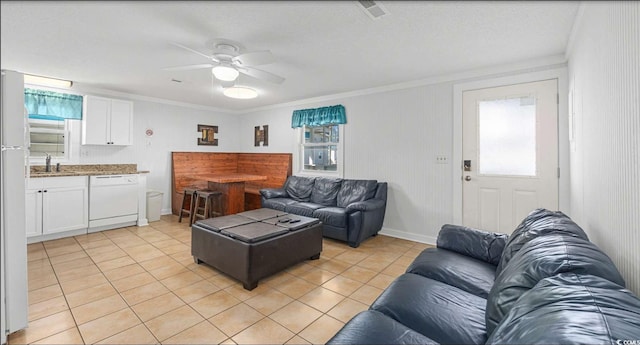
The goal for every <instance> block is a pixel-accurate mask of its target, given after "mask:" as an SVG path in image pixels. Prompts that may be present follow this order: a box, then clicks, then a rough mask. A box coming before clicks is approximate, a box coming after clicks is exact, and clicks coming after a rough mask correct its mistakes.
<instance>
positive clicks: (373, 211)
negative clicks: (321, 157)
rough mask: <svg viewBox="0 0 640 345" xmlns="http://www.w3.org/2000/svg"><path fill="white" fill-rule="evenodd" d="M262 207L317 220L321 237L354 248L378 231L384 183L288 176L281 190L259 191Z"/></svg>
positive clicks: (385, 184)
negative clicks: (321, 227)
mask: <svg viewBox="0 0 640 345" xmlns="http://www.w3.org/2000/svg"><path fill="white" fill-rule="evenodd" d="M260 195H261V200H262V207H266V208H272V209H275V210H279V211H284V212H288V213H293V214H297V215H300V216H306V217H313V218H318V219H320V221H321V222H322V224H323V229H322V234H323V236H325V237H329V238H333V239H336V240H340V241H345V242H347V243H348V244H349V246H351V247H354V248H356V247H358V246H360V243H362V241H364V240H366V239H367V238H369V237H371V236H375V235H377V234H378V232H379V231H380V229H382V222H383V221H384V214H385V212H386V209H387V183H386V182H378V181H377V180H353V179H340V178H324V177H306V176H289V177H288V178H287V181H285V184H284V186H283V187H282V188H265V189H261V190H260Z"/></svg>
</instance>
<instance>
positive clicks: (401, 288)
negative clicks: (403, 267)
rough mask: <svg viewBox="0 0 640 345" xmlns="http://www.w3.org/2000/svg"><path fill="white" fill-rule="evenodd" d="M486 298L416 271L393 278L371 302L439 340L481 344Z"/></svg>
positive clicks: (394, 317)
mask: <svg viewBox="0 0 640 345" xmlns="http://www.w3.org/2000/svg"><path fill="white" fill-rule="evenodd" d="M485 304H486V300H485V299H484V298H480V297H478V296H476V295H473V294H470V293H468V292H466V291H462V290H460V289H458V288H456V287H453V286H451V285H448V284H445V283H442V282H439V281H437V280H433V279H429V278H426V277H423V276H420V275H417V274H412V273H405V274H403V275H401V276H400V277H398V278H397V279H396V280H394V281H393V282H392V283H391V285H389V287H387V289H385V290H384V291H383V292H382V294H381V295H380V296H379V297H378V299H376V301H375V302H374V303H373V304H372V305H371V308H370V309H372V310H377V311H379V312H381V313H383V314H385V315H387V316H389V317H391V318H393V319H394V320H396V321H398V322H400V323H401V324H403V325H405V326H407V327H409V328H411V329H413V330H414V331H417V332H419V333H421V334H423V335H425V336H427V337H429V338H430V339H433V340H435V341H436V342H438V343H440V344H484V342H485V341H486V339H487V335H486V332H485V328H484V308H485Z"/></svg>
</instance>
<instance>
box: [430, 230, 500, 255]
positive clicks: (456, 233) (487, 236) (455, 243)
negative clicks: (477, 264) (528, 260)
mask: <svg viewBox="0 0 640 345" xmlns="http://www.w3.org/2000/svg"><path fill="white" fill-rule="evenodd" d="M508 238H509V236H507V234H500V233H495V232H488V231H484V230H480V229H474V228H469V227H466V226H459V225H451V224H445V225H443V226H442V228H440V232H439V233H438V239H437V245H438V248H444V249H449V250H453V251H454V252H458V253H460V254H464V255H467V256H470V257H472V258H476V259H478V260H482V261H484V262H488V263H490V264H492V265H497V264H498V263H499V262H500V257H501V256H502V251H503V250H504V246H505V244H506V242H507V239H508Z"/></svg>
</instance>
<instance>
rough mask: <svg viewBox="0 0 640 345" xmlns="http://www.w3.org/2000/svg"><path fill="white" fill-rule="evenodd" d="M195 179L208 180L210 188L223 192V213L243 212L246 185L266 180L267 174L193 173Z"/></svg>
mask: <svg viewBox="0 0 640 345" xmlns="http://www.w3.org/2000/svg"><path fill="white" fill-rule="evenodd" d="M190 177H191V178H193V179H194V180H201V181H207V183H208V186H209V189H212V190H217V191H221V192H222V214H223V215H229V214H235V213H240V212H243V211H244V210H245V209H244V185H245V182H250V181H264V180H266V179H267V176H263V175H251V174H243V173H228V174H201V175H200V174H199V175H191V176H190Z"/></svg>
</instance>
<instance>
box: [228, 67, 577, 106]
mask: <svg viewBox="0 0 640 345" xmlns="http://www.w3.org/2000/svg"><path fill="white" fill-rule="evenodd" d="M566 63H567V60H566V58H565V56H564V54H558V55H552V56H548V57H544V58H539V59H533V60H527V61H522V62H518V63H513V64H508V65H503V66H497V67H489V68H479V69H472V70H467V71H462V72H457V73H450V74H443V75H440V76H434V77H430V78H426V79H420V80H415V81H410V82H403V83H398V84H392V85H386V86H380V87H374V88H368V89H362V90H355V91H348V92H343V93H337V94H331V95H325V96H319V97H312V98H306V99H301V100H297V101H292V102H286V103H279V104H273V105H267V106H263V107H256V108H252V109H246V110H243V111H241V112H240V113H241V114H243V115H244V114H250V113H255V112H259V111H265V110H272V109H277V108H283V107H292V106H300V105H305V104H309V103H322V102H327V101H333V100H337V99H344V98H351V97H358V96H364V95H370V94H376V93H383V92H390V91H396V90H402V89H409V88H414V87H420V86H427V85H433V84H440V83H446V82H455V81H462V80H466V79H473V78H478V77H485V76H490V75H496V74H502V73H515V72H522V71H526V70H531V69H536V68H542V67H545V68H547V67H548V68H557V67H561V66H564V65H566Z"/></svg>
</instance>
